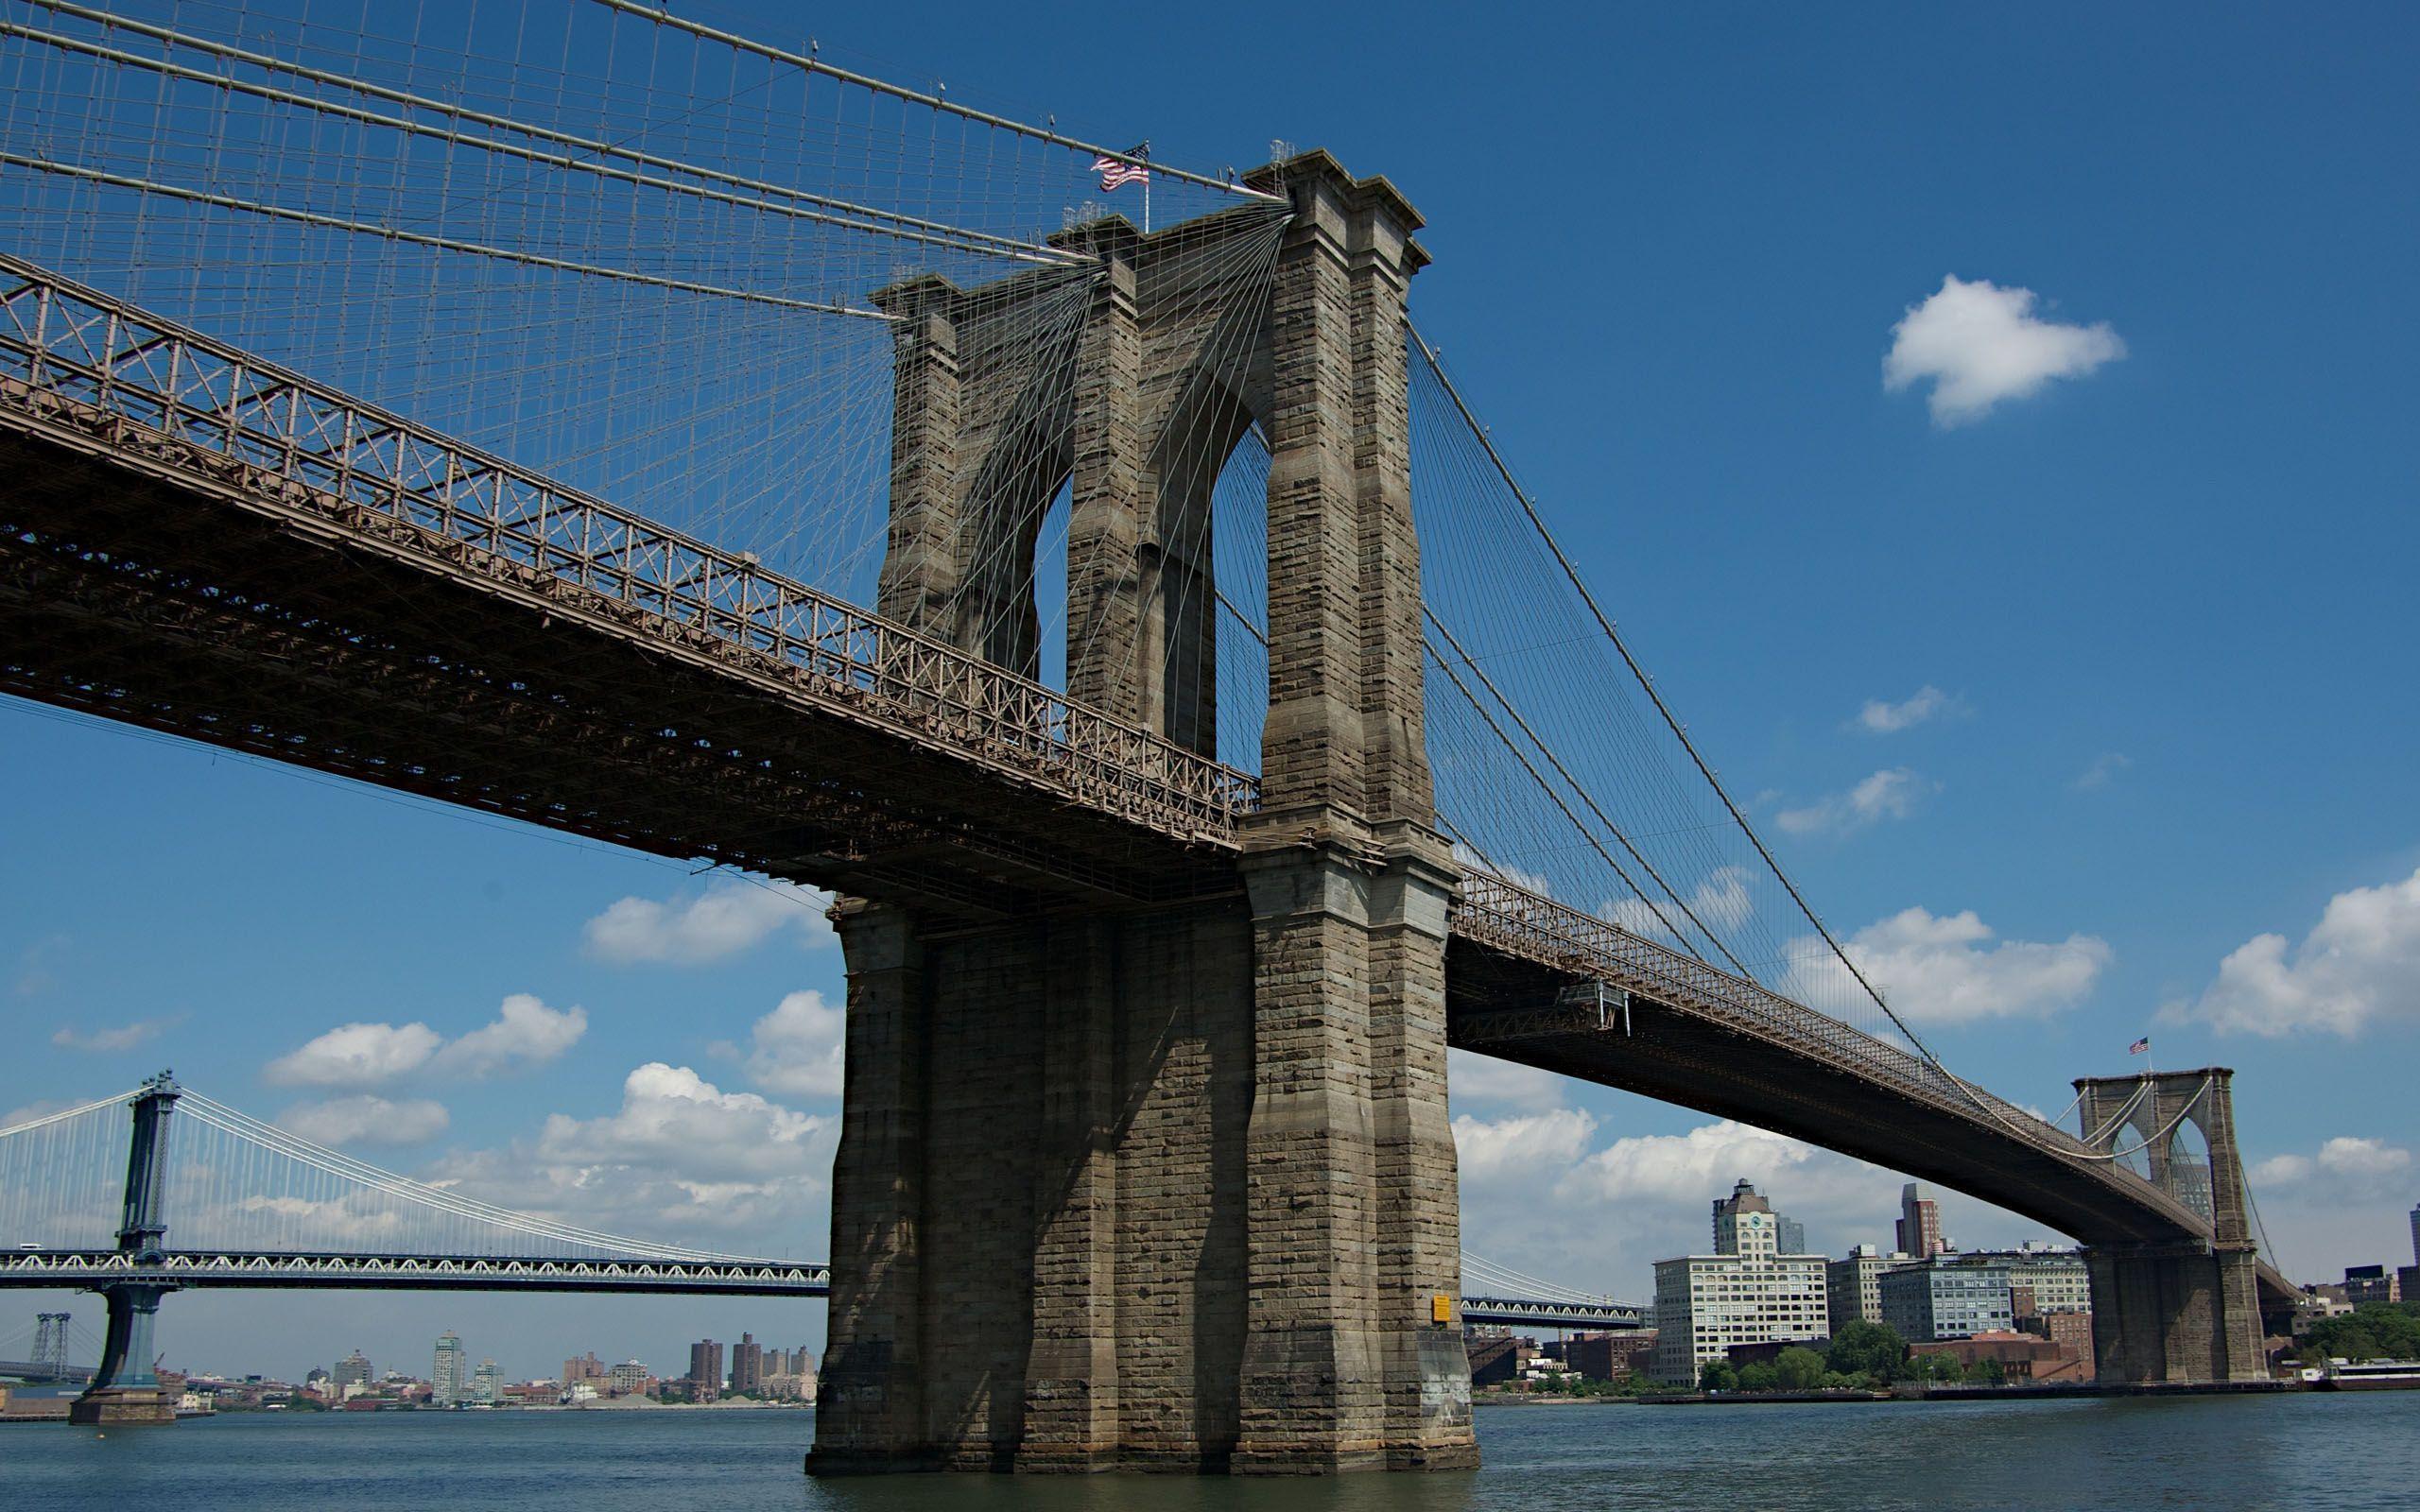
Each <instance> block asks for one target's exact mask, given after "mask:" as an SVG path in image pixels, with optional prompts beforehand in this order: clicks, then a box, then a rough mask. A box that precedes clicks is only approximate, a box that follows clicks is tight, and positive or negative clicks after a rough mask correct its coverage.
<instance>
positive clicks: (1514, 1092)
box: [1445, 1050, 1563, 1108]
mask: <svg viewBox="0 0 2420 1512" xmlns="http://www.w3.org/2000/svg"><path fill="white" fill-rule="evenodd" d="M1445 1090H1446V1093H1447V1095H1448V1096H1449V1097H1450V1098H1451V1099H1452V1102H1453V1105H1454V1106H1455V1107H1457V1108H1460V1107H1462V1106H1464V1105H1466V1104H1470V1103H1513V1104H1517V1105H1520V1106H1523V1107H1529V1108H1554V1107H1557V1106H1559V1105H1560V1104H1561V1103H1562V1102H1563V1078H1562V1077H1561V1076H1558V1075H1556V1074H1554V1073H1553V1072H1550V1071H1541V1070H1539V1069H1538V1068H1537V1067H1535V1066H1524V1065H1520V1064H1518V1063H1517V1062H1514V1061H1510V1060H1498V1059H1496V1058H1495V1057H1494V1056H1482V1055H1478V1054H1477V1053H1475V1052H1473V1051H1468V1050H1448V1051H1446V1052H1445Z"/></svg>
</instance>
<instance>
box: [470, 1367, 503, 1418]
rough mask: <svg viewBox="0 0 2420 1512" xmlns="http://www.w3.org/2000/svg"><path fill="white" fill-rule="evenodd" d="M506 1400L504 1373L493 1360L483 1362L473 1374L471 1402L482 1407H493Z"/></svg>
mask: <svg viewBox="0 0 2420 1512" xmlns="http://www.w3.org/2000/svg"><path fill="white" fill-rule="evenodd" d="M471 1400H472V1401H473V1402H475V1403H476V1404H477V1405H479V1406H482V1407H493V1406H494V1405H495V1404H496V1403H497V1402H499V1401H502V1400H504V1373H503V1372H502V1371H500V1370H498V1369H497V1368H496V1367H495V1362H494V1361H493V1360H482V1361H480V1362H479V1367H478V1368H477V1369H476V1370H474V1371H472V1372H471Z"/></svg>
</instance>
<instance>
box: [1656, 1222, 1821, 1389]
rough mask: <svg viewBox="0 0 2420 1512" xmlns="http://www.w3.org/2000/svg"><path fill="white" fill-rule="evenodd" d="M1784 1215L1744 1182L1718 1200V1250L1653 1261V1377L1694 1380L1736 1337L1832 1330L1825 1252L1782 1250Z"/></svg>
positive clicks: (1752, 1339) (1767, 1338) (1749, 1340)
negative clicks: (1778, 1212) (1709, 1253)
mask: <svg viewBox="0 0 2420 1512" xmlns="http://www.w3.org/2000/svg"><path fill="white" fill-rule="evenodd" d="M1783 1221H1784V1220H1783V1219H1782V1218H1781V1216H1780V1215H1779V1214H1777V1213H1775V1212H1774V1211H1772V1205H1771V1204H1770V1203H1768V1202H1767V1201H1766V1200H1765V1199H1764V1198H1763V1197H1761V1196H1758V1195H1757V1194H1756V1189H1755V1187H1753V1186H1750V1185H1749V1184H1748V1183H1747V1182H1745V1181H1742V1182H1740V1183H1739V1184H1738V1185H1737V1187H1735V1188H1734V1189H1733V1190H1732V1194H1731V1196H1730V1197H1729V1198H1728V1199H1727V1200H1725V1201H1722V1202H1718V1203H1716V1204H1715V1207H1714V1233H1715V1249H1716V1253H1714V1254H1711V1255H1684V1256H1681V1257H1680V1258H1678V1259H1675V1260H1662V1261H1657V1262H1656V1263H1655V1327H1656V1330H1657V1332H1656V1335H1655V1365H1654V1373H1655V1377H1656V1379H1658V1380H1660V1381H1670V1382H1694V1381H1696V1380H1697V1377H1698V1371H1699V1370H1700V1368H1702V1367H1703V1366H1704V1365H1705V1364H1706V1363H1707V1362H1708V1361H1711V1360H1720V1359H1721V1358H1722V1357H1723V1354H1724V1351H1725V1350H1727V1349H1730V1348H1731V1347H1732V1346H1733V1345H1735V1344H1766V1343H1771V1342H1772V1341H1774V1340H1780V1339H1820V1338H1823V1337H1824V1336H1825V1335H1826V1334H1828V1333H1829V1332H1831V1309H1830V1303H1829V1300H1828V1297H1827V1291H1826V1286H1825V1277H1824V1257H1823V1256H1821V1255H1794V1254H1785V1253H1783V1252H1782V1250H1781V1235H1782V1224H1783ZM1793 1227H1794V1226H1793Z"/></svg>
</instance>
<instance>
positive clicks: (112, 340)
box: [0, 254, 1259, 841]
mask: <svg viewBox="0 0 2420 1512" xmlns="http://www.w3.org/2000/svg"><path fill="white" fill-rule="evenodd" d="M0 284H4V285H5V286H0V412H7V411H15V412H17V413H20V414H23V415H27V416H30V417H32V418H34V419H35V420H37V421H45V422H49V423H51V424H53V425H58V426H62V427H65V428H67V429H70V430H73V431H76V432H78V433H81V434H82V435H85V436H88V437H91V438H95V439H97V440H98V441H100V442H102V443H103V444H104V445H106V446H107V447H108V448H110V449H111V450H113V451H116V452H120V453H128V454H134V455H142V456H145V457H147V459H149V460H151V461H153V462H156V463H164V464H166V465H168V466H169V467H171V468H174V469H177V470H180V471H182V472H187V473H196V472H198V473H199V474H201V475H203V476H205V477H207V478H208V479H209V481H210V482H212V483H213V484H214V485H216V486H218V487H221V488H229V489H233V490H238V491H239V492H240V493H242V494H243V495H246V496H248V497H250V498H254V499H258V500H260V501H262V502H264V503H266V504H267V505H268V506H270V507H277V508H284V509H301V510H305V511H309V512H312V513H315V514H318V515H320V516H322V517H324V518H328V519H331V520H334V521H336V522H337V523H339V524H344V525H348V526H350V527H352V528H354V529H356V530H364V531H370V532H374V533H377V534H379V535H380V536H381V537H382V538H383V539H385V540H387V541H401V542H402V543H404V544H406V545H407V546H411V547H414V548H417V549H418V550H420V551H421V552H423V554H425V555H428V556H431V557H435V558H442V559H443V560H444V561H445V562H447V563H449V564H451V565H452V566H453V567H455V568H457V569H470V570H475V571H479V572H482V573H484V574H485V575H487V576H492V577H501V578H504V579H505V580H508V581H512V582H515V583H518V584H519V585H520V586H523V587H526V588H530V589H536V590H540V591H543V592H545V593H548V594H549V595H550V596H552V597H553V598H555V599H556V600H557V601H559V602H561V601H565V600H566V598H568V599H569V601H570V602H571V606H572V607H587V608H591V609H594V610H597V611H600V612H602V613H604V614H606V615H608V616H609V617H611V618H613V619H614V620H617V621H619V622H620V623H622V624H623V625H625V626H627V627H630V628H631V629H633V630H637V631H640V632H642V633H650V634H653V635H655V636H658V637H660V638H665V639H671V640H674V641H678V642H683V643H685V644H689V645H691V646H694V647H697V648H700V649H703V650H707V651H710V652H712V653H714V654H716V655H717V656H719V657H722V658H724V659H725V660H728V661H731V662H735V664H737V665H740V666H742V667H744V668H746V669H749V670H756V671H768V670H769V671H771V672H773V673H775V674H776V675H778V676H780V677H782V678H783V679H785V680H786V681H787V682H789V683H790V684H791V685H792V686H794V687H797V688H799V689H800V691H802V692H804V693H805V694H807V695H808V696H813V697H817V698H819V699H820V700H821V701H823V702H825V703H827V704H838V705H841V706H843V710H844V712H846V713H852V714H855V715H856V716H857V717H860V718H867V719H870V720H872V721H873V722H876V723H880V724H883V725H886V726H889V727H890V728H893V729H898V730H907V731H908V732H910V733H913V734H915V735H918V736H921V737H923V738H925V739H928V740H930V741H933V742H935V743H937V744H941V745H943V746H946V747H951V748H953V749H955V750H958V751H959V752H960V753H962V754H965V755H968V756H971V757H974V758H976V759H977V760H978V761H981V762H983V763H985V764H987V765H991V766H994V767H995V768H998V769H1001V770H1004V771H1007V772H1011V773H1014V774H1018V775H1021V776H1023V777H1025V778H1028V779H1030V780H1033V781H1037V782H1041V783H1043V784H1045V785H1046V786H1049V787H1053V788H1056V789H1058V790H1060V791H1062V792H1063V793H1065V794H1066V795H1067V796H1069V797H1071V798H1073V799H1077V800H1079V801H1080V802H1082V803H1084V804H1085V805H1087V806H1090V807H1095V808H1098V809H1102V810H1105V811H1107V812H1110V813H1113V814H1115V815H1117V816H1120V817H1124V818H1128V819H1132V820H1135V821H1137V822H1140V823H1143V824H1145V825H1148V826H1150V828H1153V829H1156V830H1159V831H1162V832H1164V833H1171V834H1174V835H1176V836H1177V837H1179V838H1181V839H1185V840H1205V839H1206V840H1213V841H1226V840H1229V839H1232V837H1233V835H1234V833H1235V825H1236V817H1237V816H1238V815H1241V814H1244V813H1247V812H1249V811H1251V810H1252V809H1253V808H1254V807H1256V806H1257V803H1258V794H1259V787H1258V783H1257V782H1256V781H1255V780H1254V779H1253V777H1252V776H1251V775H1250V774H1248V773H1246V772H1242V771H1239V770H1237V769H1236V768H1234V767H1231V766H1228V765H1223V764H1221V763H1219V762H1216V761H1213V760H1211V759H1210V758H1208V757H1205V756H1201V755H1200V754H1197V753H1196V752H1194V751H1191V750H1189V749H1186V748H1185V747H1182V746H1179V745H1177V744H1175V743H1174V742H1172V741H1169V740H1167V739H1165V738H1164V737H1162V736H1159V735H1156V734H1153V733H1151V732H1150V731H1149V730H1140V729H1137V728H1135V727H1134V726H1132V725H1129V724H1126V723H1124V722H1122V721H1120V720H1117V719H1114V718H1112V717H1110V716H1109V715H1107V714H1104V713H1099V712H1098V711H1097V710H1094V709H1090V708H1088V707H1086V706H1084V705H1083V704H1080V703H1077V702H1075V701H1073V700H1071V699H1069V698H1067V697H1066V696H1063V695H1061V694H1059V693H1056V692H1054V691H1052V690H1051V689H1049V688H1047V687H1046V686H1044V685H1043V684H1041V683H1039V682H1036V681H1034V680H1032V679H1028V678H1024V677H1020V676H1018V675H1017V674H1015V673H1012V672H1010V671H1008V670H1007V669H1005V668H1002V667H999V666H995V665H994V664H992V663H990V662H985V661H982V660H981V659H979V658H977V657H975V656H972V655H970V654H968V653H967V652H964V651H961V650H959V648H957V647H955V646H952V645H949V644H945V643H943V642H941V641H937V640H934V639H932V638H931V637H929V636H925V635H922V634H919V633H918V632H916V631H914V630H911V629H909V628H908V627H905V626H902V625H899V624H896V623H894V622H892V621H890V620H886V619H884V618H882V617H881V616H879V615H877V614H873V613H870V612H868V611H867V610H862V609H859V608H857V607H856V606H855V605H852V604H848V603H846V602H843V601H841V600H839V599H836V598H833V597H831V596H830V595H828V594H825V593H819V592H817V591H816V590H815V589H813V588H810V587H808V586H806V585H805V584H804V583H801V582H798V581H795V580H793V579H790V578H787V577H784V576H780V575H778V574H775V573H771V572H768V571H767V570H766V569H765V568H764V567H763V566H761V565H760V564H758V563H757V562H756V561H755V559H754V558H752V556H750V555H748V554H745V553H732V552H724V551H720V550H717V549H716V548H715V547H713V546H710V545H707V544H706V543H705V542H703V541H698V540H696V539H694V538H692V537H689V536H686V535H683V534H682V533H681V532H679V531H676V530H672V529H668V528H666V527H665V526H663V525H659V524H654V523H652V522H650V521H648V520H646V519H644V518H642V517H640V516H638V515H636V514H632V513H631V512H629V511H627V510H623V509H619V508H616V507H614V506H612V505H609V504H606V503H604V502H603V501H601V500H598V499H595V498H592V497H589V496H588V495H586V494H582V493H579V492H577V491H575V490H570V489H566V488H564V487H562V485H560V484H557V483H554V482H551V481H549V480H548V479H546V478H544V476H541V475H540V474H538V473H535V472H529V471H527V470H526V469H523V468H520V467H516V466H515V465H513V464H512V463H510V462H507V461H504V460H503V459H501V458H499V457H496V456H493V455H489V454H487V453H484V452H480V451H477V450H475V449H474V448H472V447H469V446H466V445H463V444H462V443H460V442H458V441H455V440H452V439H450V438H446V437H444V436H441V435H440V434H438V433H436V432H434V431H431V430H428V429H426V428H423V427H422V426H418V425H415V424H413V423H412V422H411V421H406V420H405V419H403V418H401V417H399V416H397V415H394V414H391V413H389V412H388V411H386V410H382V409H380V408H377V407H376V406H374V405H372V404H365V403H363V402H361V401H359V400H355V399H352V398H350V397H348V396H346V395H344V394H341V393H338V392H337V391H335V390H333V389H330V388H327V387H322V386H320V385H318V384H315V383H313V382H312V381H311V380H309V379H306V378H303V377H302V376H300V375H299V374H296V373H294V372H291V371H288V370H286V369H282V368H278V367H275V366H273V365H270V364H267V363H264V362H261V361H260V360H258V359H257V358H254V357H251V356H249V355H247V354H246V353H245V352H242V351H240V350H239V349H236V348H234V347H231V346H228V345H225V344H222V343H219V342H216V341H214V340H212V339H211V338H209V337H207V336H203V335H199V334H198V333H196V332H193V331H189V330H186V329H184V328H182V327H181V326H178V325H176V324H174V323H172V322H169V321H166V320H163V319H161V318H157V317H155V316H151V315H148V314H146V313H144V312H142V311H140V310H136V309H134V308H132V307H130V306H128V305H126V304H123V303H120V302H119V301H114V300H112V299H111V298H110V297H109V296H107V295H104V294H101V293H98V292H96V291H95V290H93V289H90V288H87V287H85V286H83V285H81V284H78V283H74V282H73V281H70V280H67V279H64V278H61V277H60V276H58V275H57V274H54V273H51V272H49V271H47V270H45V269H43V268H41V267H38V266H34V265H32V264H29V263H26V262H24V261H23V260H21V259H18V258H14V257H9V256H7V255H6V254H0Z"/></svg>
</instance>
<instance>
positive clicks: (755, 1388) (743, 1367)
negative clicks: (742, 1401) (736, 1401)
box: [731, 1333, 765, 1397]
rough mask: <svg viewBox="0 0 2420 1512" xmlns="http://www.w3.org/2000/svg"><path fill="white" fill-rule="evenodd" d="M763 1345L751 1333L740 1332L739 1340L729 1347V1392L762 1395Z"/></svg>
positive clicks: (737, 1394)
mask: <svg viewBox="0 0 2420 1512" xmlns="http://www.w3.org/2000/svg"><path fill="white" fill-rule="evenodd" d="M764 1391H765V1347H764V1346H763V1345H761V1344H759V1343H757V1342H756V1335H755V1334H753V1333H742V1334H741V1335H740V1336H739V1342H738V1343H737V1344H735V1345H733V1346H732V1347H731V1394H732V1395H733V1396H735V1397H736V1396H740V1395H742V1394H744V1393H753V1394H755V1395H757V1396H762V1395H764Z"/></svg>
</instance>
